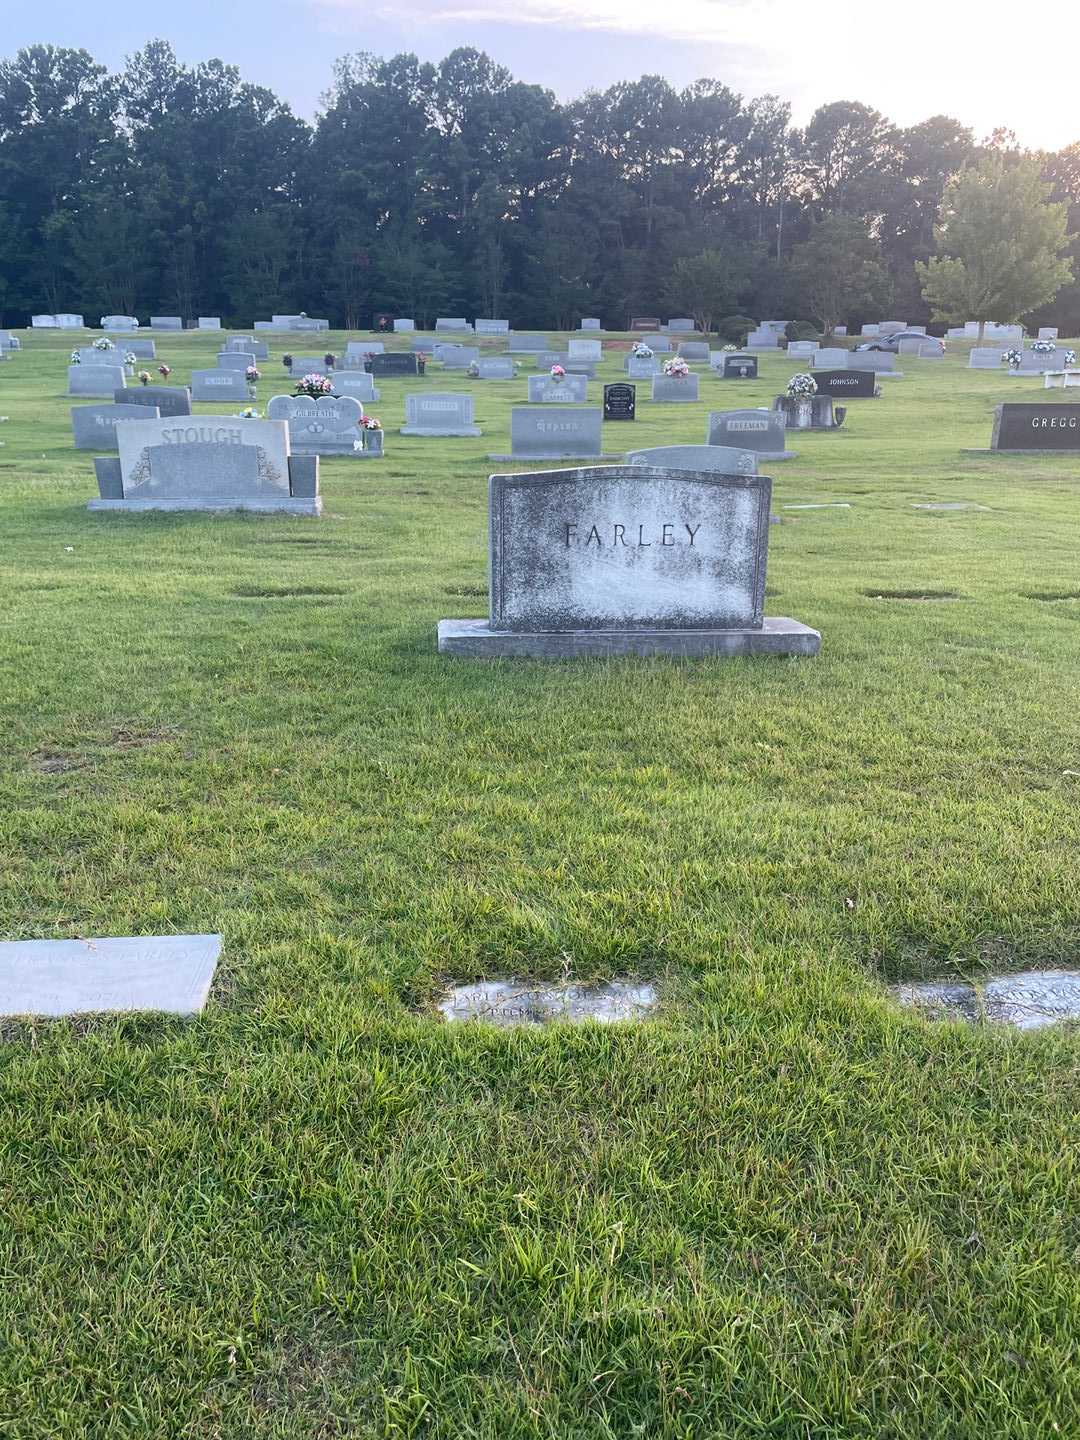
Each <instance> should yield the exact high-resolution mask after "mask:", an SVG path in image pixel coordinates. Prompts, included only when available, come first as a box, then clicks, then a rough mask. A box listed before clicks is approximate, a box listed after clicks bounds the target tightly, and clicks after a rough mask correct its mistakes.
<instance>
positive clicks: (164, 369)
mask: <svg viewBox="0 0 1080 1440" xmlns="http://www.w3.org/2000/svg"><path fill="white" fill-rule="evenodd" d="M157 373H158V374H159V375H160V376H161V378H162V380H167V379H168V378H169V376H170V375H171V374H172V366H171V365H159V366H158V367H157Z"/></svg>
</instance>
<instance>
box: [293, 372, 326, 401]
mask: <svg viewBox="0 0 1080 1440" xmlns="http://www.w3.org/2000/svg"><path fill="white" fill-rule="evenodd" d="M293 393H294V394H296V395H308V396H310V397H311V399H312V400H321V399H323V397H324V396H326V395H332V394H333V393H334V387H333V385H332V384H331V383H330V380H329V379H328V378H327V377H326V376H325V375H316V374H315V372H314V371H312V373H311V374H310V375H305V376H304V378H303V379H302V380H301V381H299V383H298V384H297V386H296V390H295V391H294V392H293Z"/></svg>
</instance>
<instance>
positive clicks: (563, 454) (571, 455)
mask: <svg viewBox="0 0 1080 1440" xmlns="http://www.w3.org/2000/svg"><path fill="white" fill-rule="evenodd" d="M487 458H488V459H489V460H495V461H496V462H497V463H498V464H500V465H507V464H510V463H512V462H513V461H516V460H523V461H524V462H525V464H526V465H533V464H535V463H536V462H537V461H539V460H583V461H587V462H588V463H590V464H591V463H592V462H593V461H595V460H625V459H626V456H625V454H623V455H609V454H608V453H607V452H606V451H605V452H604V454H603V455H581V454H579V453H578V452H577V451H576V450H565V451H558V452H556V451H552V450H547V451H545V452H544V454H543V455H527V454H522V453H520V452H519V453H518V454H517V455H489V456H488V457H487Z"/></svg>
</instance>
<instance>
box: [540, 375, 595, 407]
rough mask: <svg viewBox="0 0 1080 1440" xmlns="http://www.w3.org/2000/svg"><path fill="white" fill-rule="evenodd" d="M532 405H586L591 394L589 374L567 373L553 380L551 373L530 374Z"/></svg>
mask: <svg viewBox="0 0 1080 1440" xmlns="http://www.w3.org/2000/svg"><path fill="white" fill-rule="evenodd" d="M528 379H529V404H530V405H584V404H585V402H586V401H587V400H588V398H589V395H588V391H589V377H588V376H587V375H567V376H566V377H565V378H564V379H562V380H553V379H552V378H551V376H550V375H530V376H529V377H528Z"/></svg>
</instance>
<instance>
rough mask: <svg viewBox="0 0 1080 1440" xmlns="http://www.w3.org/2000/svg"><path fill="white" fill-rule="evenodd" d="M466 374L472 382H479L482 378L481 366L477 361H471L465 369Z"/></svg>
mask: <svg viewBox="0 0 1080 1440" xmlns="http://www.w3.org/2000/svg"><path fill="white" fill-rule="evenodd" d="M465 374H466V375H468V377H469V379H470V380H478V379H479V378H480V366H479V365H478V364H477V363H476V361H475V360H472V361H470V362H469V364H468V365H467V366H466V367H465Z"/></svg>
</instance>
